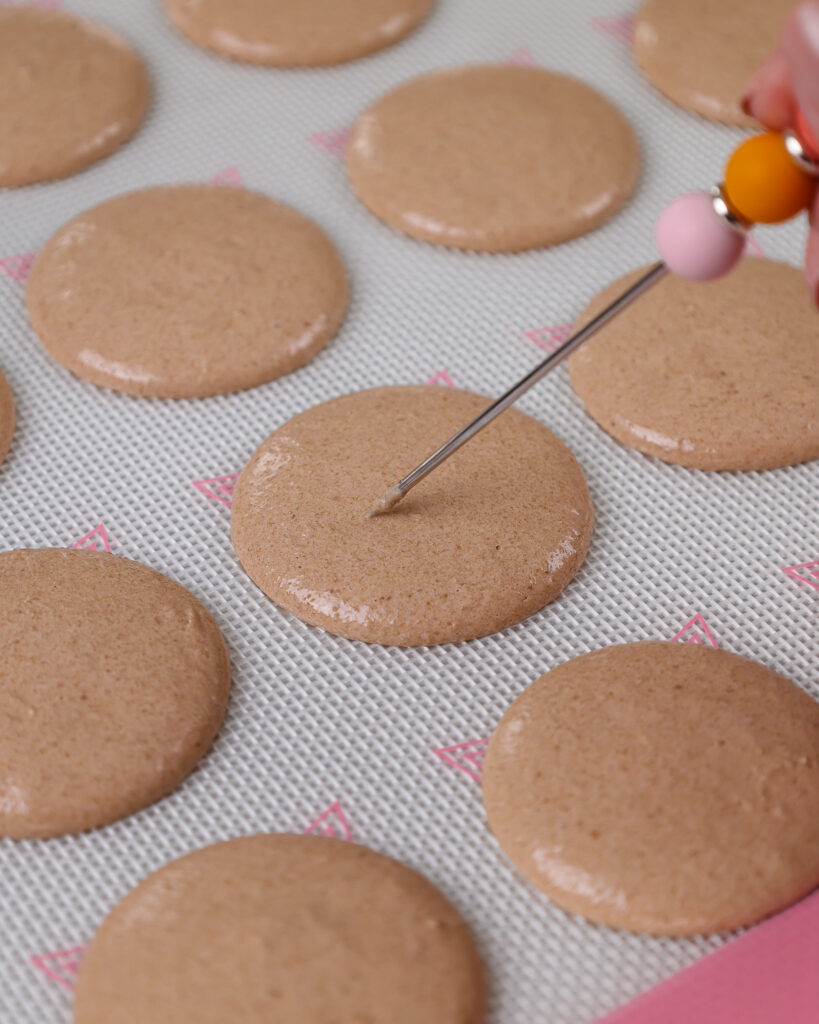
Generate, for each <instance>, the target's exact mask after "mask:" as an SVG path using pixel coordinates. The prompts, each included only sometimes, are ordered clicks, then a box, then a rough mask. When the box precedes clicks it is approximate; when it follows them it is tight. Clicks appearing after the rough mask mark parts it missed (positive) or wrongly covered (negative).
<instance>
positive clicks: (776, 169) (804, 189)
mask: <svg viewBox="0 0 819 1024" xmlns="http://www.w3.org/2000/svg"><path fill="white" fill-rule="evenodd" d="M815 187H816V179H815V178H812V177H811V176H810V175H809V174H806V173H805V172H804V171H802V170H800V168H799V167H798V165H797V164H796V163H795V162H794V160H793V159H792V158H791V156H790V154H789V153H788V151H787V149H786V148H785V140H784V139H783V137H782V135H781V133H780V132H765V133H764V134H762V135H755V136H754V137H753V138H751V139H748V140H747V141H746V142H743V143H742V145H741V146H738V147H737V148H736V149H735V150H734V152H733V154H732V155H731V158H730V159H729V160H728V163H727V165H726V167H725V197H726V199H727V201H728V205H729V206H730V207H731V209H732V210H733V212H734V213H736V214H737V215H738V216H739V217H740V218H741V219H742V220H745V221H748V222H749V223H751V224H780V223H782V221H786V220H790V219H791V217H795V216H796V215H797V214H798V213H800V212H801V211H802V210H804V209H805V207H806V206H807V205H808V204H809V203H810V201H811V199H812V198H813V192H814V189H815Z"/></svg>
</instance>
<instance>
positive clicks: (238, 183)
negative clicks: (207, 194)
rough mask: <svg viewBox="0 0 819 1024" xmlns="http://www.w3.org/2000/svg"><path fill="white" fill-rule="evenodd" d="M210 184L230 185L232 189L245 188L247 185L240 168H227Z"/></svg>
mask: <svg viewBox="0 0 819 1024" xmlns="http://www.w3.org/2000/svg"><path fill="white" fill-rule="evenodd" d="M209 184H211V185H228V186H229V187H230V188H244V185H245V183H244V181H243V180H242V175H241V174H240V173H239V168H238V167H233V166H231V167H225V169H224V170H222V171H219V172H218V173H217V174H214V176H213V177H212V178H211V179H210V182H209Z"/></svg>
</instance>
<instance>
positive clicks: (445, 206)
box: [347, 64, 640, 252]
mask: <svg viewBox="0 0 819 1024" xmlns="http://www.w3.org/2000/svg"><path fill="white" fill-rule="evenodd" d="M347 169H348V172H349V176H350V181H351V183H352V186H353V188H354V189H355V192H356V194H357V195H358V197H359V199H360V200H361V201H362V202H363V203H364V204H365V206H367V207H369V209H370V210H371V211H372V212H373V213H374V214H375V215H376V216H377V217H380V218H381V220H383V221H385V222H386V223H387V224H389V225H390V226H391V227H394V228H398V230H400V231H403V232H404V233H406V234H408V235H411V236H413V237H414V238H420V239H423V240H425V241H428V242H436V243H438V244H439V245H447V246H454V247H456V248H459V249H475V250H483V251H486V252H511V251H515V250H520V249H532V248H537V247H540V246H546V245H553V244H555V243H557V242H562V241H565V240H566V239H568V238H574V237H575V236H576V235H582V234H584V233H585V232H587V231H591V230H592V229H593V228H595V227H597V226H598V225H600V224H602V223H603V221H605V220H607V219H608V218H609V217H611V216H612V215H613V214H614V213H616V212H617V210H619V209H620V207H621V206H623V204H624V203H625V202H626V201H627V200H628V198H629V197H630V195H631V193H632V192H633V190H634V188H635V185H636V183H637V178H638V175H639V171H640V153H639V148H638V145H637V140H636V138H635V135H634V132H633V131H632V129H631V126H630V125H629V123H628V122H627V121H626V119H625V118H624V117H623V116H622V114H620V112H619V111H618V110H617V109H616V108H615V107H614V106H613V105H612V104H611V103H610V102H609V101H608V100H606V99H604V98H603V97H602V96H601V95H600V94H599V93H598V92H596V91H595V90H594V89H592V88H590V87H589V86H588V85H585V84H584V83H582V82H580V81H578V80H577V79H574V78H570V77H569V76H567V75H560V74H556V73H555V72H551V71H545V70H542V69H539V68H527V67H514V66H511V65H491V64H487V65H474V66H467V67H458V68H452V69H449V70H446V71H438V72H433V73H432V74H427V75H423V76H421V77H420V78H415V79H412V80H411V81H409V82H406V83H404V84H403V85H400V86H398V88H396V89H393V90H392V92H389V93H387V94H386V95H385V96H383V97H382V98H381V99H379V100H376V102H375V103H373V105H372V106H371V107H369V108H368V109H367V110H366V111H365V112H364V113H363V114H362V115H361V116H360V117H359V118H358V120H357V121H356V123H355V125H354V126H353V129H352V132H351V135H350V140H349V144H348V147H347Z"/></svg>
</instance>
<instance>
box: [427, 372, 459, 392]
mask: <svg viewBox="0 0 819 1024" xmlns="http://www.w3.org/2000/svg"><path fill="white" fill-rule="evenodd" d="M427 384H438V385H440V386H441V387H445V388H454V387H455V385H454V384H453V383H452V378H451V377H450V376H449V374H448V373H447V371H446V370H439V371H438V372H437V373H436V374H435V376H434V377H430V378H429V380H428V381H427Z"/></svg>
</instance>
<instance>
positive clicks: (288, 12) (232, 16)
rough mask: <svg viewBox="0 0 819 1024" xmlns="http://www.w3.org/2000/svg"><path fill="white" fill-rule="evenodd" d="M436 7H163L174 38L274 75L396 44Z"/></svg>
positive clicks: (225, 2) (415, 0)
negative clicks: (266, 67) (271, 69)
mask: <svg viewBox="0 0 819 1024" xmlns="http://www.w3.org/2000/svg"><path fill="white" fill-rule="evenodd" d="M434 2H435V0H276V2H275V3H271V2H270V0H164V4H165V10H166V11H167V12H168V15H169V17H170V18H171V20H172V21H173V22H174V24H175V25H176V26H177V28H178V29H179V30H180V32H182V33H184V34H185V35H186V36H188V37H189V38H190V39H191V40H192V41H193V42H195V43H197V44H198V45H199V46H204V47H206V48H207V49H209V50H213V51H215V52H216V53H218V54H221V56H223V57H231V58H233V60H241V61H247V62H249V63H251V64H272V65H278V66H279V67H297V66H299V65H302V66H311V65H312V66H318V65H324V64H339V63H341V62H343V61H348V60H355V59H356V58H357V57H364V56H366V55H367V54H368V53H372V52H373V51H375V50H381V49H383V48H384V47H385V46H390V45H392V44H393V43H395V42H397V41H398V40H399V39H403V38H404V36H406V35H408V34H409V33H410V32H412V31H413V30H414V29H416V28H417V27H418V25H419V24H420V23H421V22H422V21H423V20H424V18H426V16H427V15H428V14H429V12H430V10H431V8H432V6H433V3H434Z"/></svg>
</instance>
